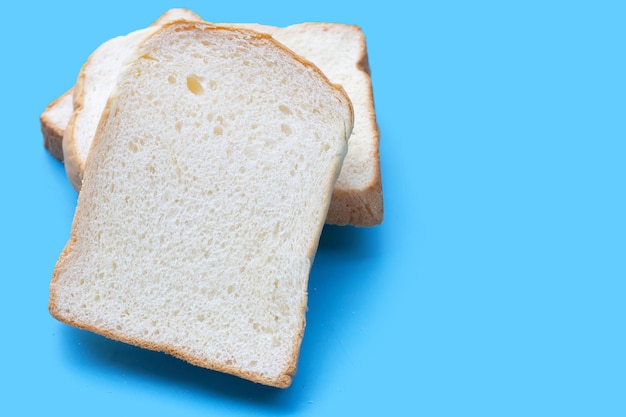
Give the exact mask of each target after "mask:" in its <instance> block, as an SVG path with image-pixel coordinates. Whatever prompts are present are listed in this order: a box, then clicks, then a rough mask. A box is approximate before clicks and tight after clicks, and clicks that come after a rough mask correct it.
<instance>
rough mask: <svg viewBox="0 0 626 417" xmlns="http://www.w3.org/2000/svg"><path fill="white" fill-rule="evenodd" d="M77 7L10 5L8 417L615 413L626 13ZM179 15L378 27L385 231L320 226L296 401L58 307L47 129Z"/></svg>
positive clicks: (625, 278)
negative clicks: (43, 124) (160, 21)
mask: <svg viewBox="0 0 626 417" xmlns="http://www.w3.org/2000/svg"><path fill="white" fill-rule="evenodd" d="M76 4H77V5H73V4H72V3H71V2H67V1H59V2H48V3H47V4H43V3H38V2H30V1H22V2H14V3H11V4H10V5H4V6H3V11H4V15H5V18H4V19H3V24H2V25H0V35H1V36H0V39H1V42H2V51H3V52H2V53H3V55H4V58H5V59H4V60H3V62H4V63H3V65H2V69H1V71H2V81H3V85H4V95H3V99H4V100H3V105H2V112H0V114H2V121H3V125H4V135H3V150H4V151H5V152H4V158H3V160H2V163H1V164H0V170H1V172H0V181H2V192H3V195H4V197H3V199H2V215H1V216H0V222H1V229H0V230H1V233H2V239H1V240H0V242H1V245H2V247H1V248H0V253H1V254H2V255H1V256H2V273H1V274H2V280H1V290H0V297H1V302H0V309H1V311H0V317H1V320H2V329H3V335H2V343H0V369H1V371H0V375H1V376H0V381H1V383H2V390H0V415H3V416H9V415H44V414H45V415H66V416H78V415H90V416H113V415H150V416H166V415H168V416H170V415H181V416H182V415H184V416H207V415H257V416H262V415H268V416H283V415H285V416H286V415H302V416H331V415H381V416H382V415H390V416H392V415H411V416H481V417H484V416H579V415H580V416H605V417H606V416H624V415H626V395H625V394H626V338H625V322H626V220H625V219H626V195H625V180H626V162H625V159H626V81H625V80H626V56H625V54H624V47H625V46H626V25H624V17H625V16H626V13H625V12H626V9H625V7H624V6H623V5H624V3H623V2H618V1H615V2H608V1H588V2H583V1H569V2H565V1H562V2H561V1H525V2H496V1H493V2H488V1H481V0H479V1H474V2H460V1H458V2H455V1H439V2H416V3H415V4H414V5H413V6H412V7H411V8H408V7H409V6H408V4H409V3H403V2H395V1H385V2H378V3H375V4H372V5H370V6H365V5H363V3H362V2H338V1H325V0H320V1H315V2H304V3H299V2H286V3H285V5H284V6H282V7H281V6H278V5H275V4H272V3H271V2H270V3H267V2H258V1H254V2H253V1H250V2H238V1H228V2H201V1H186V2H176V3H174V2H167V1H152V2H149V3H147V4H143V3H139V4H141V6H135V5H134V3H131V2H120V1H115V0H113V1H107V2H90V3H78V2H77V3H76ZM78 4H81V5H80V6H78ZM179 6H182V7H189V8H191V9H192V10H194V11H196V12H197V13H199V14H200V15H202V16H203V17H204V18H205V19H207V20H212V21H232V22H234V21H241V22H243V21H248V22H260V23H267V24H274V25H288V24H292V23H299V22H302V21H331V22H341V23H354V24H358V25H360V26H361V27H362V28H363V30H364V32H365V34H366V35H367V39H368V47H369V58H370V64H371V68H372V76H373V83H374V92H375V99H376V109H377V115H378V122H379V124H380V129H381V158H382V168H383V186H384V196H385V221H384V223H383V225H382V226H380V227H376V228H371V229H355V228H340V227H328V228H326V229H325V230H324V233H323V236H322V240H321V244H320V250H319V252H318V255H317V258H316V260H315V264H314V267H313V270H312V274H311V279H310V305H309V312H308V316H307V320H308V322H307V329H306V334H305V337H304V342H303V345H302V352H301V357H300V362H299V370H298V373H297V375H296V378H295V380H294V382H293V385H292V387H291V388H289V389H287V390H277V389H272V388H267V387H263V386H259V385H255V384H252V383H249V382H246V381H243V380H239V379H237V378H234V377H230V376H227V375H221V374H218V373H215V372H211V371H207V370H203V369H199V368H195V367H193V366H190V365H187V364H186V363H183V362H181V361H178V360H176V359H173V358H170V357H168V356H165V355H162V354H159V353H155V352H149V351H144V350H141V349H138V348H135V347H131V346H127V345H123V344H121V343H117V342H113V341H110V340H106V339H104V338H101V337H99V336H96V335H93V334H90V333H86V332H82V331H79V330H76V329H73V328H70V327H68V326H65V325H62V324H60V323H59V322H57V321H55V320H54V319H52V318H51V316H50V315H49V313H48V310H47V301H48V285H49V281H50V277H51V272H52V269H53V266H54V264H55V261H56V259H57V257H58V255H59V253H60V251H61V249H62V247H63V245H64V244H65V242H66V239H67V237H68V234H69V230H70V224H71V218H72V215H73V210H74V207H75V204H76V194H75V193H74V192H73V190H72V189H71V187H70V185H69V183H68V181H67V179H66V177H65V173H64V170H63V167H62V165H61V164H60V163H58V162H57V161H56V160H54V159H53V158H52V157H51V156H49V155H48V154H47V152H46V151H45V150H44V148H43V146H42V137H41V132H40V131H39V120H38V116H39V114H40V113H41V111H43V109H44V108H45V106H46V105H47V104H48V103H49V102H50V101H52V100H53V99H54V98H56V97H57V96H58V95H60V94H61V93H63V92H64V91H65V90H66V89H68V88H69V87H70V86H72V85H73V83H74V81H75V76H76V73H77V71H78V69H79V68H80V66H81V65H82V63H83V62H84V60H85V59H86V57H87V56H88V54H89V53H90V52H91V51H92V50H93V49H94V48H95V47H97V46H98V45H99V44H100V43H101V42H103V41H105V40H107V39H108V38H111V37H113V36H116V35H120V34H124V33H127V32H129V31H132V30H135V29H138V28H141V27H143V26H146V25H147V24H149V23H151V22H152V21H153V20H154V19H156V17H158V16H159V15H160V14H161V13H162V12H163V11H165V10H166V9H168V8H171V7H179Z"/></svg>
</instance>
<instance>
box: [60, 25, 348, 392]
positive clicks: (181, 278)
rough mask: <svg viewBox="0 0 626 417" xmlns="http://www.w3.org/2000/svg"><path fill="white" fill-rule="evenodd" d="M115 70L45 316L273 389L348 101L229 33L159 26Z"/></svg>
mask: <svg viewBox="0 0 626 417" xmlns="http://www.w3.org/2000/svg"><path fill="white" fill-rule="evenodd" d="M127 61H128V63H127V64H126V65H125V66H124V68H123V69H122V70H121V73H120V76H119V78H118V80H117V83H116V86H115V88H114V91H113V93H112V94H111V96H110V99H109V100H108V102H107V105H106V108H105V111H104V113H103V116H102V119H101V121H100V123H99V127H98V129H97V132H96V137H95V140H94V144H93V147H92V149H91V151H90V153H89V157H88V159H87V161H86V165H85V175H84V179H83V184H82V189H81V192H80V194H79V196H78V205H77V209H76V212H75V217H74V221H73V224H72V230H71V234H70V239H69V241H68V243H67V245H66V246H65V248H64V249H63V252H62V254H61V255H60V257H59V260H58V262H57V265H56V266H55V269H54V272H53V277H52V281H51V285H50V302H49V308H50V312H51V314H52V315H53V316H54V317H56V318H57V319H58V320H61V321H63V322H65V323H68V324H70V325H73V326H76V327H79V328H83V329H87V330H91V331H93V332H96V333H99V334H102V335H105V336H107V337H110V338H113V339H116V340H120V341H124V342H127V343H130V344H134V345H137V346H140V347H144V348H147V349H153V350H158V351H163V352H166V353H169V354H171V355H174V356H176V357H179V358H181V359H184V360H186V361H188V362H190V363H192V364H195V365H198V366H201V367H206V368H210V369H214V370H218V371H222V372H226V373H230V374H233V375H237V376H240V377H242V378H246V379H249V380H252V381H255V382H259V383H262V384H266V385H271V386H276V387H287V386H289V385H290V384H291V381H292V377H293V375H294V372H295V370H296V363H297V358H298V355H299V350H300V345H301V341H302V336H303V332H304V326H305V311H306V308H307V285H308V277H309V273H310V268H311V264H312V261H313V259H314V255H315V252H316V249H317V245H318V242H319V237H320V234H321V230H322V227H323V225H324V220H325V218H326V214H327V210H328V207H329V205H330V200H331V194H332V191H333V185H334V183H335V181H336V178H337V176H338V175H339V171H340V169H341V164H342V161H343V159H344V157H345V154H346V152H347V141H348V137H349V136H350V133H351V130H352V127H353V112H352V106H351V103H350V100H349V98H348V96H347V94H345V92H344V91H343V89H341V88H340V87H338V86H335V85H333V84H331V83H330V81H329V80H328V79H327V78H326V77H325V75H324V74H323V73H322V72H321V71H320V70H319V69H318V68H317V67H315V66H314V65H312V64H310V63H309V62H308V61H305V60H302V59H301V58H299V57H298V56H297V55H295V54H294V53H293V52H292V51H290V50H289V49H287V48H286V47H284V46H283V45H281V44H280V43H278V42H277V41H275V40H274V39H273V38H272V37H270V36H267V35H263V34H259V33H257V32H253V31H249V30H244V29H234V28H225V27H217V26H213V25H210V24H207V23H194V22H186V23H185V22H180V21H179V22H174V23H171V24H166V25H164V26H162V27H161V28H160V29H158V30H157V31H156V32H155V33H154V34H153V35H151V36H150V37H148V38H147V39H146V40H144V41H142V43H140V46H139V47H138V49H137V50H136V51H135V52H133V57H132V59H129V60H127Z"/></svg>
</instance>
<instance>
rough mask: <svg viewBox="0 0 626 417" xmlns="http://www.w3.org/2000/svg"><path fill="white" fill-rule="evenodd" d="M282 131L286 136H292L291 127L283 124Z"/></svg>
mask: <svg viewBox="0 0 626 417" xmlns="http://www.w3.org/2000/svg"><path fill="white" fill-rule="evenodd" d="M280 130H281V131H282V132H283V133H284V134H285V136H289V135H291V127H289V125H288V124H285V123H283V124H282V125H280Z"/></svg>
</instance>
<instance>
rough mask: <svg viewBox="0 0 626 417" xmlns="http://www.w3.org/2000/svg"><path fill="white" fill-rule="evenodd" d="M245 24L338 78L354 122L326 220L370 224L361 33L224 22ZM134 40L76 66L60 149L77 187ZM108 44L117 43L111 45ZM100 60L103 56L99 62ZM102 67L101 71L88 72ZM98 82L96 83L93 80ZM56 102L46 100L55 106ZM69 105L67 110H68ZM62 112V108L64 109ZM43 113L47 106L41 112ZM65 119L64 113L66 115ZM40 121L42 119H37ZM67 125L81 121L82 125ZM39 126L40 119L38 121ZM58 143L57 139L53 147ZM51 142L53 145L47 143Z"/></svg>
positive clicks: (376, 220) (374, 169) (366, 75)
mask: <svg viewBox="0 0 626 417" xmlns="http://www.w3.org/2000/svg"><path fill="white" fill-rule="evenodd" d="M175 18H184V19H188V20H200V17H199V16H198V15H196V14H195V13H193V12H190V11H188V10H186V9H173V10H170V11H168V12H166V13H165V14H164V15H163V17H161V18H160V19H158V20H157V21H156V22H155V23H154V24H153V25H159V24H161V22H163V21H167V20H173V19H175ZM227 25H228V26H235V27H245V28H249V29H252V30H255V31H259V32H262V33H268V34H271V35H272V36H273V37H274V38H275V39H277V40H278V41H280V42H281V43H283V44H284V45H286V46H287V47H289V48H290V49H292V50H293V51H294V52H296V53H297V54H299V55H301V56H303V57H305V58H306V59H308V60H310V61H312V62H313V63H314V64H315V65H317V66H318V67H319V68H320V69H321V70H322V71H323V72H324V73H325V74H326V75H327V76H328V77H329V78H330V79H331V80H332V81H333V82H334V83H337V84H341V85H342V86H343V87H344V89H345V90H346V92H347V93H348V95H349V96H350V99H351V100H352V103H353V105H354V109H355V124H354V131H353V133H352V136H351V138H350V148H349V151H348V155H347V157H346V160H345V162H344V167H343V168H342V171H341V174H340V175H339V179H338V181H337V184H336V187H335V192H334V194H333V199H332V202H331V206H330V210H329V212H328V217H327V219H326V223H328V224H339V225H346V224H349V225H353V226H374V225H377V224H380V223H381V222H382V220H383V193H382V182H381V171H380V156H379V130H378V126H377V123H376V114H375V110H374V98H373V92H372V83H371V77H370V70H369V64H368V56H367V45H366V39H365V36H364V34H363V32H362V31H361V29H360V28H359V27H357V26H352V25H343V24H331V23H302V24H296V25H293V26H289V27H285V28H279V27H275V26H267V25H260V24H227ZM136 41H137V38H136V37H134V38H133V37H132V36H131V38H130V39H128V40H117V41H115V43H114V44H106V43H105V44H104V45H103V46H102V47H101V48H102V49H104V51H105V52H103V51H101V50H100V48H99V50H96V51H95V52H94V54H93V55H92V57H91V58H90V60H89V62H88V63H87V64H86V65H85V66H84V67H83V69H82V71H81V76H82V79H79V83H78V84H77V85H78V87H79V88H80V90H79V92H78V93H77V95H78V96H79V97H80V96H83V97H82V98H79V99H78V102H79V105H80V106H81V109H80V110H78V112H79V113H82V115H77V116H76V120H74V121H72V123H70V128H69V129H68V133H67V134H66V137H67V140H66V144H65V145H64V146H65V149H66V153H67V154H68V159H67V161H66V170H67V172H68V176H69V178H70V181H71V182H72V185H73V186H74V188H75V189H76V190H77V191H79V189H80V184H81V181H82V172H83V169H84V161H85V159H86V158H87V154H88V152H89V148H90V145H91V141H92V140H93V132H94V131H95V128H96V125H97V122H98V120H99V117H100V114H101V113H102V109H103V107H104V103H105V102H106V97H107V94H108V90H109V89H110V88H111V85H112V83H113V82H114V78H115V76H116V70H117V68H119V62H122V61H123V59H124V58H123V56H122V55H124V54H125V53H127V51H128V46H129V45H128V44H130V47H131V48H132V44H133V43H134V42H136ZM112 48H113V49H114V48H117V49H116V50H113V51H112ZM106 51H109V52H108V53H114V54H117V57H114V58H110V57H108V56H107V57H106V59H105V58H103V57H101V56H99V55H101V54H102V53H106ZM103 61H104V62H103ZM92 73H101V75H102V77H104V78H107V79H105V80H102V79H101V77H96V76H90V74H92ZM93 83H98V85H92V84H93ZM54 105H55V103H53V104H51V106H54ZM63 105H65V106H67V103H66V102H58V103H56V106H57V107H60V106H63ZM46 111H50V109H46ZM70 111H71V110H70ZM64 112H65V113H67V110H64ZM44 113H46V112H44ZM68 119H69V117H68ZM42 123H44V122H42ZM67 124H68V123H67V121H66V122H65V123H58V124H51V123H48V126H47V127H48V128H47V129H44V127H42V130H43V131H44V132H45V131H51V132H59V131H61V132H62V131H64V130H65V126H66V125H67ZM72 125H78V126H80V125H82V126H83V127H82V128H79V127H75V126H72ZM42 126H43V124H42ZM61 136H62V134H61V135H59V134H58V133H56V134H55V135H50V137H49V139H46V137H45V133H44V141H46V140H47V141H48V142H51V143H53V142H54V141H55V140H57V138H60V137H61ZM59 146H61V145H60V144H59V145H57V147H59ZM51 147H52V146H51Z"/></svg>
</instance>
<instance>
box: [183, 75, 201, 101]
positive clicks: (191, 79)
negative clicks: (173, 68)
mask: <svg viewBox="0 0 626 417" xmlns="http://www.w3.org/2000/svg"><path fill="white" fill-rule="evenodd" d="M187 88H188V89H189V91H191V92H192V93H193V94H195V95H197V96H199V95H201V94H204V87H202V77H199V76H197V75H195V74H192V75H190V76H188V77H187Z"/></svg>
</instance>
